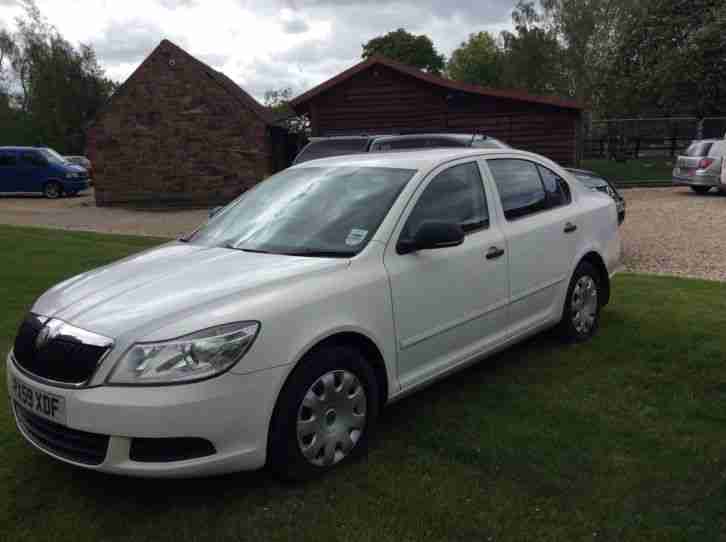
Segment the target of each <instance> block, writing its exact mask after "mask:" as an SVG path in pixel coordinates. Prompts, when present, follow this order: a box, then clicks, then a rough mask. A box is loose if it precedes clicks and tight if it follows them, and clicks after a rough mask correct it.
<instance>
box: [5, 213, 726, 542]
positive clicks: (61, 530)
mask: <svg viewBox="0 0 726 542" xmlns="http://www.w3.org/2000/svg"><path fill="white" fill-rule="evenodd" d="M155 242H156V241H154V240H149V239H138V238H128V237H116V236H102V235H94V234H86V233H66V232H57V231H50V230H41V229H20V228H9V227H4V226H0V254H2V255H3V256H2V263H3V265H2V266H0V299H1V300H2V302H3V307H4V309H5V310H4V311H3V312H2V314H0V351H2V352H5V351H7V350H8V349H9V347H10V345H11V342H12V339H13V334H14V332H15V329H16V325H17V324H18V322H19V321H20V319H21V317H22V316H23V313H24V311H25V310H26V309H27V308H28V307H29V306H30V304H31V303H32V301H33V299H34V298H35V297H36V296H37V295H38V294H39V293H41V292H42V291H43V290H44V289H45V288H47V287H48V286H50V285H51V284H53V283H54V282H56V281H58V280H60V279H62V278H64V277H67V276H69V275H71V274H73V273H77V272H79V271H82V270H83V269H87V268H90V267H93V266H96V265H100V264H102V263H104V262H107V261H111V260H113V259H115V258H120V257H122V256H125V255H127V254H129V253H132V252H134V251H137V250H140V249H142V248H144V247H145V246H148V245H152V244H154V243H155ZM724 330H726V285H725V284H719V283H709V282H702V281H692V280H678V279H670V278H663V277H654V276H638V275H620V276H618V277H617V278H616V279H615V282H614V285H613V301H612V304H611V305H610V306H608V307H607V309H606V310H605V311H604V313H603V315H602V328H601V330H600V333H599V334H598V335H597V337H596V338H595V339H594V340H593V341H592V342H590V343H588V344H583V345H577V346H563V345H561V344H560V343H559V342H558V341H557V339H556V338H555V337H554V336H552V335H551V334H544V335H541V336H539V337H537V338H535V339H534V340H532V341H529V342H527V343H526V344H524V345H522V346H520V347H517V348H515V349H512V350H509V351H507V352H504V353H503V354H500V355H498V356H496V357H494V358H492V359H489V360H487V361H484V362H482V363H480V364H478V365H476V366H475V367H473V368H471V369H468V370H466V371H464V372H462V373H459V374H457V375H455V376H453V377H450V378H448V379H446V380H444V381H442V382H440V383H438V384H436V385H434V386H432V387H430V388H428V389H426V390H424V391H422V392H420V393H418V394H416V395H413V396H411V397H409V398H408V399H405V400H403V401H402V402H400V403H397V404H395V405H393V406H391V407H389V408H388V409H386V410H385V411H384V413H383V418H382V421H381V428H380V432H379V434H378V437H377V438H376V439H375V441H374V442H373V444H372V449H371V453H370V455H369V457H368V459H367V460H365V461H361V462H359V463H357V464H355V465H351V466H348V467H346V468H343V469H341V470H340V471H339V472H336V473H334V474H333V475H331V476H328V477H326V478H325V479H322V480H319V481H316V482H312V483H309V484H306V485H299V486H294V485H292V486H291V485H284V484H281V483H279V482H277V481H275V480H274V479H272V478H271V477H270V476H269V475H267V474H266V473H264V472H260V473H240V474H233V475H228V476H224V477H219V478H213V479H202V480H179V481H153V480H137V479H125V478H118V477H111V476H106V475H101V474H98V473H94V472H88V471H84V470H79V469H75V468H72V467H70V466H68V465H65V464H62V463H59V462H57V461H54V460H52V459H50V458H47V457H45V456H44V455H43V454H41V453H38V452H36V451H34V450H32V449H31V448H30V447H29V446H28V445H27V444H25V442H23V441H22V439H21V437H20V436H19V435H18V433H17V432H16V430H15V428H14V426H13V422H12V420H11V415H10V413H9V411H8V407H7V404H6V403H5V404H3V405H2V407H0V446H2V461H0V539H2V540H3V541H4V542H10V541H24V542H29V541H30V542H32V541H36V540H52V541H57V542H61V541H69V542H70V541H72V542H81V541H97V540H104V541H114V540H128V541H134V542H141V541H145V540H169V541H174V542H182V541H186V540H254V541H257V542H262V541H265V542H267V541H275V540H299V541H305V540H310V541H315V542H323V541H333V540H346V541H359V540H366V541H377V542H378V541H381V542H382V541H389V540H390V541H396V542H402V541H408V540H410V541H424V540H432V541H441V540H452V541H473V540H531V541H546V540H553V541H555V540H556V541H570V540H653V541H656V540H657V541H664V540H698V541H711V540H713V541H715V540H724V538H726V365H725V364H724V352H726V335H725V334H724Z"/></svg>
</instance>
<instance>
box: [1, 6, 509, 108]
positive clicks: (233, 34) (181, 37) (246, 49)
mask: <svg viewBox="0 0 726 542" xmlns="http://www.w3.org/2000/svg"><path fill="white" fill-rule="evenodd" d="M15 1H16V0H0V25H1V24H2V22H6V23H7V25H8V26H9V28H11V29H12V28H13V24H14V23H13V18H14V15H15V14H17V13H18V12H19V9H20V8H19V7H18V6H15V7H9V6H13V4H14V2H15ZM36 1H37V3H38V7H39V8H40V10H41V12H42V13H43V14H44V15H45V16H46V17H47V18H48V20H49V21H50V22H51V23H52V24H54V25H55V26H56V27H57V28H58V29H59V30H60V31H61V33H62V34H63V35H64V36H65V37H66V38H67V39H69V40H70V41H71V42H73V43H90V44H91V45H92V46H93V47H94V48H95V49H96V53H97V55H98V58H99V61H100V62H101V64H102V66H103V67H104V68H105V69H106V71H107V73H108V75H109V76H110V77H113V78H114V79H117V80H119V81H123V80H124V79H126V77H128V76H129V75H130V74H131V73H132V72H133V70H134V69H135V68H136V67H137V66H138V65H139V63H140V62H142V61H143V60H144V58H145V57H146V56H147V55H148V54H149V53H150V52H151V51H152V50H153V49H154V47H155V46H156V45H157V44H158V43H159V42H160V41H161V40H162V39H164V38H168V39H170V40H172V41H173V42H175V43H177V44H178V45H180V46H181V47H183V48H184V49H186V50H187V51H188V52H189V53H190V54H192V55H194V56H196V57H197V58H199V59H200V60H202V61H204V62H205V63H207V64H210V65H211V66H213V67H214V68H215V69H218V70H220V71H222V72H224V73H225V74H226V75H228V76H229V77H231V78H232V79H234V80H235V81H236V82H238V83H240V84H241V86H243V87H244V88H245V89H246V90H247V91H248V92H250V93H251V94H253V95H254V96H256V97H257V98H260V99H261V98H262V97H263V95H264V92H265V90H269V89H279V88H284V87H291V88H292V89H293V91H294V92H295V93H296V94H297V93H301V92H303V91H305V90H307V89H309V88H311V87H312V86H314V85H317V84H319V83H321V82H322V81H324V80H326V79H328V78H330V77H332V76H334V75H336V74H337V73H339V72H340V71H342V70H343V69H346V68H348V67H350V66H352V65H353V64H355V63H357V62H359V61H360V58H361V52H362V45H363V43H365V42H367V41H368V40H370V39H371V38H374V37H376V36H379V35H382V34H385V33H387V32H390V31H393V30H396V29H397V28H405V29H407V30H408V31H410V32H413V33H416V34H426V35H428V36H429V37H431V39H432V40H433V42H434V45H435V46H436V48H437V49H438V51H439V52H441V53H443V54H445V55H447V56H448V55H450V54H451V52H452V51H453V49H454V48H456V47H457V46H458V45H459V44H460V43H461V42H462V41H464V40H466V39H467V37H468V35H469V34H470V33H472V32H478V31H481V30H489V31H491V32H493V33H495V34H496V33H498V32H499V31H500V30H502V29H505V28H511V16H510V14H511V10H512V7H513V4H514V0H449V1H448V2H443V1H442V0H367V1H366V0H205V1H202V0H122V1H120V2H108V1H107V0H74V2H73V8H72V9H69V8H68V3H69V2H60V1H59V0H36ZM79 13H83V17H79V16H78V14H79ZM88 21H93V24H88Z"/></svg>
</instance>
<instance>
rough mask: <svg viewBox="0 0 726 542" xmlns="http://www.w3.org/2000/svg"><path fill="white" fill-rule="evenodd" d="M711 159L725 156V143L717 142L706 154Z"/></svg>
mask: <svg viewBox="0 0 726 542" xmlns="http://www.w3.org/2000/svg"><path fill="white" fill-rule="evenodd" d="M708 155H709V156H711V157H713V158H720V157H722V156H724V155H726V141H717V142H716V143H714V144H713V146H712V147H711V150H710V151H709V153H708Z"/></svg>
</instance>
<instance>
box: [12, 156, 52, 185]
mask: <svg viewBox="0 0 726 542" xmlns="http://www.w3.org/2000/svg"><path fill="white" fill-rule="evenodd" d="M47 166H48V162H47V160H46V159H45V158H44V157H43V156H42V155H41V154H40V153H39V152H38V151H35V150H26V151H20V153H19V161H18V173H19V175H18V179H19V182H20V183H21V185H22V188H21V190H22V191H23V192H42V191H43V184H44V183H45V181H46V180H47Z"/></svg>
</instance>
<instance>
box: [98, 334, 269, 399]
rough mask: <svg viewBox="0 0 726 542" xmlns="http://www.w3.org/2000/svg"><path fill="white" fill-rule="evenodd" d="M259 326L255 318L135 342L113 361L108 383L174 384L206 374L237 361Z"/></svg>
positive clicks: (201, 377)
mask: <svg viewBox="0 0 726 542" xmlns="http://www.w3.org/2000/svg"><path fill="white" fill-rule="evenodd" d="M259 330H260V323H259V322H238V323H236V324H225V325H221V326H216V327H212V328H209V329H205V330H203V331H198V332H196V333H192V334H191V335H186V336H184V337H180V338H178V339H172V340H169V341H160V342H149V343H136V344H135V345H133V346H132V347H131V348H130V349H129V350H128V351H127V352H126V354H124V356H123V358H121V360H119V362H118V363H117V364H116V367H115V368H114V370H113V372H112V373H111V376H110V377H109V378H108V383H109V384H124V385H149V384H175V383H185V382H190V381H193V380H201V379H204V378H209V377H211V376H214V375H217V374H219V373H222V372H224V371H226V370H227V369H229V368H231V367H232V366H233V365H234V364H235V363H237V362H238V361H239V360H240V359H241V358H242V356H244V355H245V353H246V352H247V350H249V348H250V346H252V343H253V342H254V340H255V338H256V337H257V333H258V332H259Z"/></svg>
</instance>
